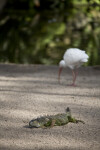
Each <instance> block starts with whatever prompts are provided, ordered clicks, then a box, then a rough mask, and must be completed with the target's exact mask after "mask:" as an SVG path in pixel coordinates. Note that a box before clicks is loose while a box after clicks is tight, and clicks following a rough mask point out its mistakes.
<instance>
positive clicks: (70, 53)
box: [58, 48, 89, 86]
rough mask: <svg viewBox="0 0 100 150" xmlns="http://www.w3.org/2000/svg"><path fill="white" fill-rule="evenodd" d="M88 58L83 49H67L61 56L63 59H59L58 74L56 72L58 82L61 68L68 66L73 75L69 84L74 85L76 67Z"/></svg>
mask: <svg viewBox="0 0 100 150" xmlns="http://www.w3.org/2000/svg"><path fill="white" fill-rule="evenodd" d="M88 58H89V56H88V55H87V54H86V53H85V51H83V50H80V49H78V48H69V49H67V50H66V51H65V54H64V56H63V60H61V61H60V63H59V74H58V80H59V82H60V74H61V72H62V68H65V67H69V68H70V69H71V70H72V75H73V83H72V84H71V85H72V86H75V81H76V77H77V68H78V67H80V66H81V65H82V64H83V63H85V62H87V61H88Z"/></svg>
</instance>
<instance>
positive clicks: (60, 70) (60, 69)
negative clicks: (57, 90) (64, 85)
mask: <svg viewBox="0 0 100 150" xmlns="http://www.w3.org/2000/svg"><path fill="white" fill-rule="evenodd" d="M62 69H63V68H62V67H60V68H59V72H58V82H59V83H60V74H61V72H62Z"/></svg>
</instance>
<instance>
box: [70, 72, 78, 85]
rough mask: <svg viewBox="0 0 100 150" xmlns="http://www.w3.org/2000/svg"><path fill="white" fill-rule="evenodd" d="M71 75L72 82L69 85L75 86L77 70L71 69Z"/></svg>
mask: <svg viewBox="0 0 100 150" xmlns="http://www.w3.org/2000/svg"><path fill="white" fill-rule="evenodd" d="M72 75H73V83H72V84H71V85H72V86H75V81H76V77H77V71H76V70H72Z"/></svg>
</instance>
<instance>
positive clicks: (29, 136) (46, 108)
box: [0, 64, 100, 150]
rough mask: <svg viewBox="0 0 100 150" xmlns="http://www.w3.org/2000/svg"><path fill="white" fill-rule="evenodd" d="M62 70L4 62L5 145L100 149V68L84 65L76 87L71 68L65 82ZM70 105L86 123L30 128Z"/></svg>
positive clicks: (7, 149)
mask: <svg viewBox="0 0 100 150" xmlns="http://www.w3.org/2000/svg"><path fill="white" fill-rule="evenodd" d="M57 74H58V66H43V65H14V64H0V150H100V68H99V67H97V68H94V67H81V68H79V75H78V78H77V86H76V87H71V86H68V84H70V83H71V81H72V75H71V71H70V69H68V68H67V69H64V70H63V72H62V76H61V83H60V84H59V83H58V80H57ZM67 107H70V109H71V111H72V115H73V116H74V117H76V118H77V119H81V120H83V121H84V122H85V124H82V123H78V124H73V123H69V124H67V125H64V126H59V127H58V126H57V127H53V128H50V129H41V128H38V129H37V128H34V129H30V128H28V123H29V121H30V120H31V119H33V118H36V117H39V116H41V115H46V114H49V115H51V114H57V113H63V112H64V111H65V109H66V108H67Z"/></svg>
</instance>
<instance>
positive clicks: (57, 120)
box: [29, 107, 84, 128]
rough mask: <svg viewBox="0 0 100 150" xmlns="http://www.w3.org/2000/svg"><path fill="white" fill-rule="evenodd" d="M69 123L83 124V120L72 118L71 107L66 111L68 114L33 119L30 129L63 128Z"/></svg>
mask: <svg viewBox="0 0 100 150" xmlns="http://www.w3.org/2000/svg"><path fill="white" fill-rule="evenodd" d="M69 122H72V123H78V122H82V123H84V122H83V121H82V120H77V119H75V118H73V117H72V116H71V110H70V109H69V107H67V109H66V113H62V114H57V115H50V116H42V117H40V118H36V119H33V120H31V121H30V122H29V127H30V128H32V127H33V128H47V127H53V126H62V125H65V124H67V123H69Z"/></svg>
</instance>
